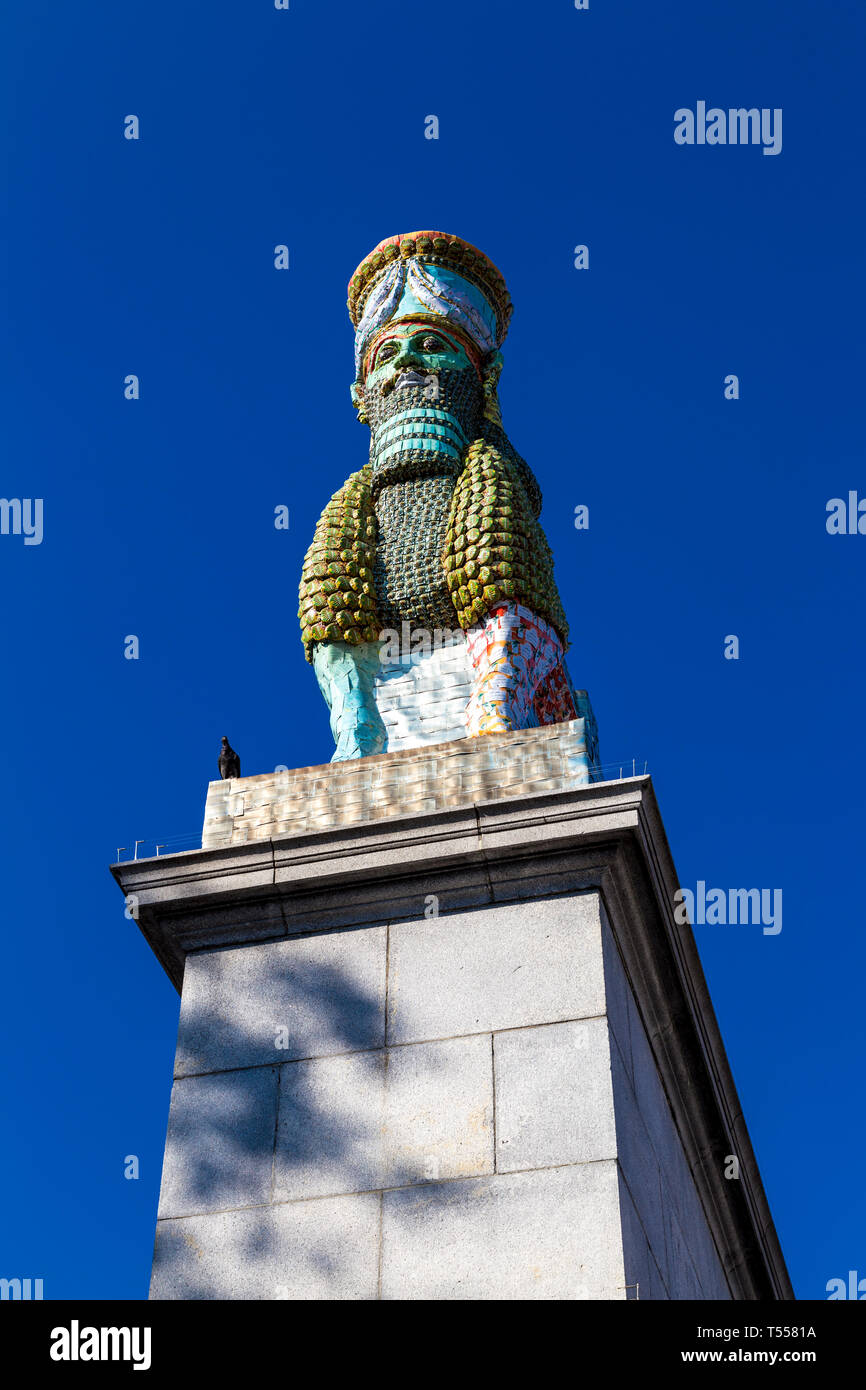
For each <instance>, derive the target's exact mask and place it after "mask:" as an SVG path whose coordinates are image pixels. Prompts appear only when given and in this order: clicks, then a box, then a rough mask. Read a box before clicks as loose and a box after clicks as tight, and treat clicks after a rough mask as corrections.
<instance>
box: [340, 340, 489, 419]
mask: <svg viewBox="0 0 866 1390" xmlns="http://www.w3.org/2000/svg"><path fill="white" fill-rule="evenodd" d="M454 372H471V373H472V374H473V375H474V376H476V377H477V373H476V370H475V367H474V366H473V364H472V362H471V361H470V359H469V356H468V354H467V353H466V350H465V348H464V347H463V346H462V344H461V343H460V342H459V340H458V339H457V338H456V337H454V336H452V335H451V334H450V333H448V332H443V331H442V330H441V329H439V328H438V327H434V326H433V325H431V324H425V323H400V324H395V326H394V327H393V328H391V329H388V330H387V331H386V332H385V333H383V334H382V336H381V337H380V338H379V339H378V340H377V341H376V343H375V344H374V346H373V349H372V351H371V353H370V357H369V360H368V363H367V374H366V377H365V380H364V395H365V397H366V398H367V399H368V400H369V399H370V397H371V396H376V397H378V398H379V399H381V400H383V401H384V400H385V399H386V398H387V397H388V396H390V395H391V393H392V392H393V391H403V390H406V389H407V388H411V387H416V388H418V387H420V388H423V389H424V390H425V391H426V393H427V396H428V399H429V398H430V397H431V395H434V394H435V392H436V389H437V386H438V381H439V377H440V376H441V375H442V374H443V373H448V374H451V373H454Z"/></svg>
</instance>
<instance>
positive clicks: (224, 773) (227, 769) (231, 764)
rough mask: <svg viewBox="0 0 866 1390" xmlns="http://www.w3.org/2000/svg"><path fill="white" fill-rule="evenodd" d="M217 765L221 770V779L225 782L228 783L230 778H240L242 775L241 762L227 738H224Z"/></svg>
mask: <svg viewBox="0 0 866 1390" xmlns="http://www.w3.org/2000/svg"><path fill="white" fill-rule="evenodd" d="M217 765H218V767H219V770H220V777H222V779H223V781H224V782H225V781H227V780H228V778H229V777H240V775H241V760H240V758H239V757H238V755H237V753H236V752H235V750H234V749H233V748H232V746H231V744H230V743H229V741H228V739H227V738H225V737H224V738H223V743H222V748H221V749H220V755H219V762H218V764H217Z"/></svg>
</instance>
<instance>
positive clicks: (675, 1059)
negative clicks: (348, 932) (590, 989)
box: [112, 777, 794, 1300]
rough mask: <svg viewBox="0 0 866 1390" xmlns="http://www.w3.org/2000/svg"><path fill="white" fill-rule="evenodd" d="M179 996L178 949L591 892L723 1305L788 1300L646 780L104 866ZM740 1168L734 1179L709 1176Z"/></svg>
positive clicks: (782, 1264)
mask: <svg viewBox="0 0 866 1390" xmlns="http://www.w3.org/2000/svg"><path fill="white" fill-rule="evenodd" d="M112 873H113V875H114V877H115V879H116V880H117V882H118V884H119V885H120V887H121V889H122V890H123V892H124V894H125V895H127V897H130V896H134V898H135V899H136V900H137V909H136V910H137V920H138V925H139V927H140V928H141V930H142V932H143V933H144V935H145V937H146V938H147V940H148V942H149V943H150V945H151V947H152V949H153V950H154V952H155V953H156V955H157V957H158V958H159V960H160V961H161V963H162V965H163V966H164V968H165V970H166V972H167V974H168V975H169V977H170V978H171V979H172V981H173V983H174V984H175V986H176V987H177V988H178V990H180V988H181V984H182V980H183V966H184V960H185V958H186V955H187V954H188V953H189V952H190V951H195V950H205V949H213V948H216V947H226V946H233V947H237V946H243V945H245V944H252V943H255V942H260V941H264V940H277V939H280V938H284V937H288V936H291V935H297V934H300V933H305V932H310V931H320V930H323V929H328V928H336V927H341V926H347V925H356V926H363V925H365V924H372V923H375V922H385V921H394V920H398V919H401V918H402V919H407V918H409V919H411V918H414V917H418V916H419V915H420V914H421V912H422V911H423V903H424V899H425V898H426V896H427V895H428V894H436V896H437V897H438V898H439V911H440V913H445V912H449V911H458V910H465V909H467V908H471V907H476V906H477V907H482V906H488V907H489V906H490V905H491V904H494V903H497V902H501V903H505V902H514V901H520V900H521V899H523V900H526V899H532V898H536V897H540V896H555V895H557V894H564V893H573V892H575V891H581V890H590V889H597V890H598V891H599V892H600V894H601V897H602V900H603V902H604V906H605V910H606V912H607V915H608V918H609V920H610V924H611V929H612V931H613V935H614V938H615V940H616V943H617V946H618V948H619V951H620V955H621V957H622V962H623V966H624V969H625V972H626V975H627V976H628V979H629V982H630V984H631V987H632V991H633V993H634V997H635V1000H636V1003H637V1007H638V1010H639V1012H640V1014H641V1017H642V1020H643V1024H644V1027H645V1029H646V1033H647V1037H648V1038H649V1042H650V1046H651V1048H652V1051H653V1055H654V1057H655V1061H656V1065H657V1067H658V1071H659V1076H660V1079H661V1082H662V1085H663V1087H664V1090H665V1092H666V1095H667V1098H668V1102H669V1104H670V1107H671V1111H672V1114H673V1116H674V1120H675V1123H676V1125H677V1129H678V1131H679V1134H680V1138H681V1140H682V1143H683V1146H684V1149H685V1153H686V1157H687V1159H688V1162H689V1166H690V1168H691V1171H692V1173H693V1175H694V1178H695V1182H696V1184H697V1187H698V1190H699V1193H700V1195H701V1199H702V1201H703V1205H704V1209H705V1211H706V1214H707V1219H708V1222H709V1224H710V1228H711V1230H712V1233H713V1237H714V1240H715V1242H716V1246H717V1249H718V1251H719V1256H720V1259H721V1260H722V1264H723V1267H724V1269H725V1272H726V1275H727V1277H728V1280H729V1283H730V1284H731V1288H732V1291H733V1294H734V1297H735V1298H738V1299H769V1300H774V1299H792V1298H793V1297H794V1294H793V1290H792V1288H791V1284H790V1280H789V1278H788V1274H787V1270H786V1268H785V1262H784V1258H783V1256H782V1252H781V1249H780V1246H779V1242H778V1238H777V1236H776V1231H775V1227H774V1225H773V1221H772V1217H771V1214H770V1210H769V1206H768V1204H767V1199H766V1196H765V1193H764V1189H763V1185H762V1182H761V1178H760V1173H759V1170H758V1166H757V1163H756V1161H755V1156H754V1153H753V1150H752V1146H751V1143H750V1140H749V1136H748V1131H747V1129H746V1124H745V1120H744V1118H743V1113H742V1107H741V1105H740V1102H739V1098H738V1096H737V1091H736V1087H735V1085H734V1081H733V1078H732V1076H731V1072H730V1068H729V1066H728V1061H727V1057H726V1055H725V1050H724V1046H723V1043H722V1039H721V1035H720V1033H719V1028H718V1024H717V1021H716V1017H715V1012H714V1010H713V1006H712V1003H711V1001H710V996H709V992H708V990H707V985H706V981H705V979H704V973H703V970H702V968H701V964H700V959H699V956H698V951H697V947H696V945H695V941H694V936H693V934H692V931H691V928H690V927H688V926H681V925H679V924H677V923H676V922H675V920H674V915H673V914H674V903H675V899H674V894H675V892H676V889H677V887H678V886H679V883H678V879H677V874H676V869H675V866H674V861H673V857H672V855H671V852H670V848H669V845H668V841H667V837H666V835H665V830H664V825H663V823H662V819H661V815H660V813H659V808H658V803H657V801H656V798H655V793H654V791H653V787H652V782H651V779H650V778H649V777H631V778H626V779H623V780H622V781H617V782H600V783H594V784H590V785H588V786H584V787H579V788H575V789H570V790H566V791H558V792H550V793H543V794H539V795H529V796H521V797H511V798H505V799H502V800H497V801H489V802H477V803H474V804H471V805H467V806H463V807H457V808H452V809H448V810H442V811H436V812H431V813H427V814H424V815H409V816H394V817H390V818H388V819H386V820H376V821H371V822H368V823H365V824H361V825H352V826H347V827H344V828H340V829H335V830H324V831H315V832H308V833H304V834H300V835H294V836H292V837H290V838H286V839H274V840H266V841H257V842H254V843H251V844H247V845H239V846H233V847H230V848H224V849H210V850H196V851H193V852H191V853H186V854H175V855H170V856H164V857H162V858H158V859H146V860H138V861H135V862H132V863H123V864H115V865H114V866H113V867H112ZM729 1154H735V1155H736V1156H737V1157H738V1158H739V1163H740V1178H739V1179H738V1180H736V1179H731V1180H729V1179H726V1178H725V1177H724V1169H725V1158H726V1156H727V1155H729Z"/></svg>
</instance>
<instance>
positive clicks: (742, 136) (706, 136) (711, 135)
mask: <svg viewBox="0 0 866 1390" xmlns="http://www.w3.org/2000/svg"><path fill="white" fill-rule="evenodd" d="M674 139H675V140H676V142H677V144H678V145H762V146H763V153H764V154H781V153H782V108H781V106H776V107H774V108H772V109H770V107H768V106H762V107H761V108H760V110H759V109H758V107H757V106H751V107H749V108H748V109H747V108H746V107H745V106H738V107H729V108H728V110H727V111H725V110H723V108H722V107H721V106H711V107H709V109H708V108H707V103H706V102H705V101H699V102H697V103H696V107H695V110H694V111H692V109H691V107H689V106H680V107H679V108H678V109H677V110H676V111H675V112H674Z"/></svg>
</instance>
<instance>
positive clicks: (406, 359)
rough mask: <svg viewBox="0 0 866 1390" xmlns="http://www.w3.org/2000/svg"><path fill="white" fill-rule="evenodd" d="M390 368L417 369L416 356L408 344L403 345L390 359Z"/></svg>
mask: <svg viewBox="0 0 866 1390" xmlns="http://www.w3.org/2000/svg"><path fill="white" fill-rule="evenodd" d="M391 366H392V367H417V366H418V354H417V353H416V351H415V349H414V348H413V347H412V346H411V345H410V344H409V343H405V344H404V345H403V347H401V349H400V351H399V352H398V353H397V354H396V356H395V357H392V358H391Z"/></svg>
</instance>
